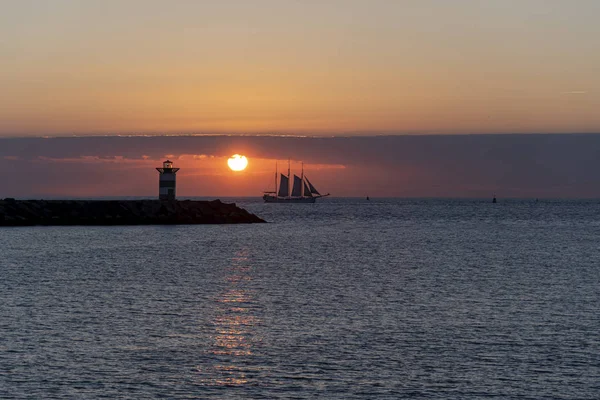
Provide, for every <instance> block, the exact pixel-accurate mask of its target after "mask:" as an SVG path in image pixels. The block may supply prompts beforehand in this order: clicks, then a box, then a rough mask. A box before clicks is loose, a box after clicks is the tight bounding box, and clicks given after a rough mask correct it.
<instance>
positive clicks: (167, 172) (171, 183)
mask: <svg viewBox="0 0 600 400" xmlns="http://www.w3.org/2000/svg"><path fill="white" fill-rule="evenodd" d="M156 170H157V171H158V173H159V174H160V175H159V177H158V198H159V199H160V200H175V174H176V173H177V171H179V168H173V161H169V160H167V161H165V162H163V166H162V168H156Z"/></svg>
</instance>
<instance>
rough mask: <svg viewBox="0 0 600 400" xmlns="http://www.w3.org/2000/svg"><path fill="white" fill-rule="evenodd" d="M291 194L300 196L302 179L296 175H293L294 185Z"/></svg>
mask: <svg viewBox="0 0 600 400" xmlns="http://www.w3.org/2000/svg"><path fill="white" fill-rule="evenodd" d="M292 196H293V197H300V196H302V179H300V178H299V177H298V175H294V186H293V187H292Z"/></svg>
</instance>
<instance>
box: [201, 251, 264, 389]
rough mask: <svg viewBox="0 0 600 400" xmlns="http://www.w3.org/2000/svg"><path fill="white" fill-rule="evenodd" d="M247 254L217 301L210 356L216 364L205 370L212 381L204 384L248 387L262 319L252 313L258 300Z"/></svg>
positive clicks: (231, 272) (235, 259)
mask: <svg viewBox="0 0 600 400" xmlns="http://www.w3.org/2000/svg"><path fill="white" fill-rule="evenodd" d="M251 268H252V267H251V266H250V265H248V256H247V250H242V251H240V252H238V253H237V254H236V256H235V257H233V259H232V264H231V267H230V269H229V271H228V272H229V274H228V275H227V276H226V277H225V281H226V282H225V285H226V288H225V290H224V291H223V292H222V293H221V294H220V295H219V296H218V297H217V298H215V303H216V304H215V308H216V314H215V316H214V319H213V321H212V323H213V326H214V329H215V332H214V334H213V335H212V342H213V343H212V345H211V346H210V350H209V353H210V355H211V356H212V357H213V358H214V359H215V362H214V363H213V364H212V365H210V366H208V367H207V368H202V366H199V367H198V369H199V370H203V369H205V370H206V371H204V372H208V374H207V375H208V376H212V377H213V378H211V379H209V380H207V381H205V382H203V383H204V384H205V385H210V386H241V385H245V384H248V383H249V378H248V376H247V372H249V366H248V364H249V363H248V360H249V359H250V358H252V357H253V354H254V352H253V344H254V342H255V341H256V340H258V339H257V338H256V336H255V332H254V330H255V329H254V328H255V326H256V325H257V324H259V323H260V319H259V318H258V317H257V316H256V315H254V314H253V313H252V309H253V308H254V307H255V299H254V297H253V296H252V291H251V290H250V289H247V287H246V284H247V283H248V282H250V281H251V280H252V277H251V276H250V271H251Z"/></svg>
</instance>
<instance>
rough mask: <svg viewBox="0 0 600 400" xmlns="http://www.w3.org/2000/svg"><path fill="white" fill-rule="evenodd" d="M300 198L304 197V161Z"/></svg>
mask: <svg viewBox="0 0 600 400" xmlns="http://www.w3.org/2000/svg"><path fill="white" fill-rule="evenodd" d="M300 182H301V183H300V197H304V161H302V173H301V174H300Z"/></svg>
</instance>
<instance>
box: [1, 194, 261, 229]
mask: <svg viewBox="0 0 600 400" xmlns="http://www.w3.org/2000/svg"><path fill="white" fill-rule="evenodd" d="M260 222H265V221H264V220H263V219H261V218H259V217H257V216H256V215H254V214H251V213H249V212H248V211H246V210H244V209H242V208H239V207H237V206H236V205H235V204H227V203H223V202H221V201H220V200H213V201H194V200H172V201H161V200H15V199H10V198H9V199H4V200H0V226H31V225H175V224H249V223H260Z"/></svg>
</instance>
